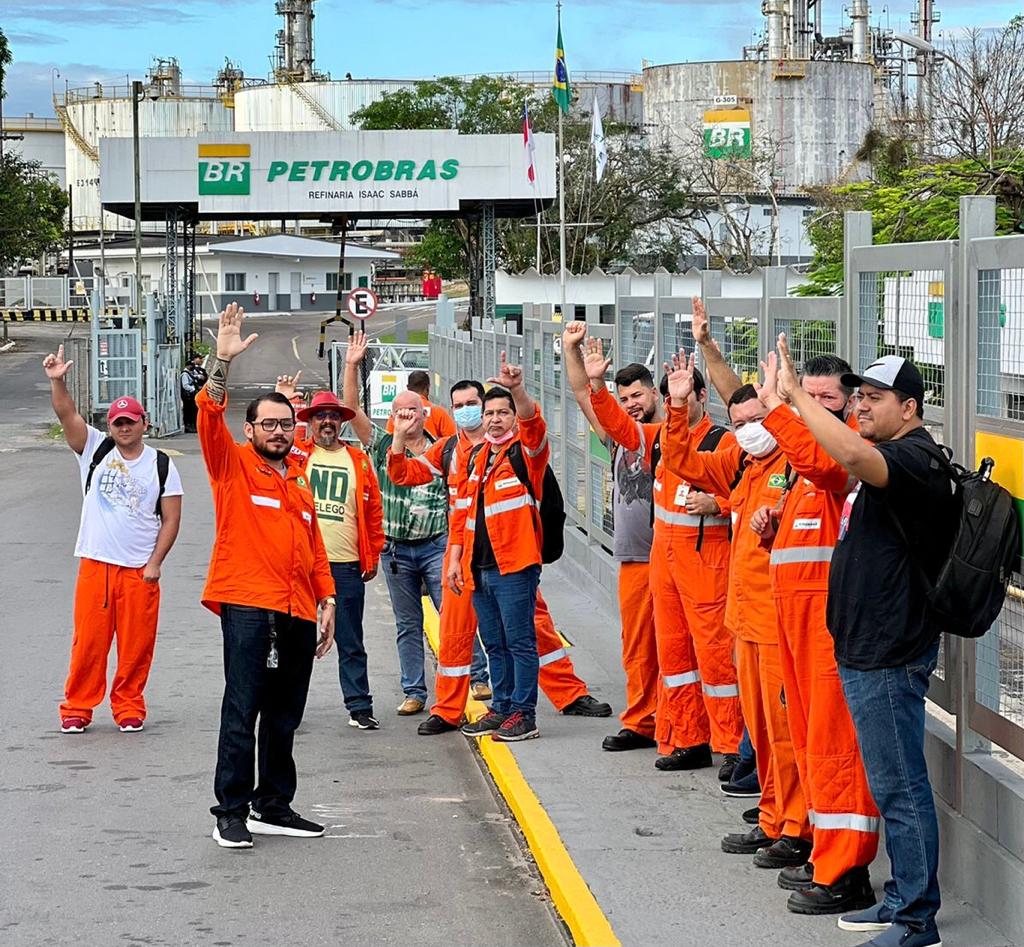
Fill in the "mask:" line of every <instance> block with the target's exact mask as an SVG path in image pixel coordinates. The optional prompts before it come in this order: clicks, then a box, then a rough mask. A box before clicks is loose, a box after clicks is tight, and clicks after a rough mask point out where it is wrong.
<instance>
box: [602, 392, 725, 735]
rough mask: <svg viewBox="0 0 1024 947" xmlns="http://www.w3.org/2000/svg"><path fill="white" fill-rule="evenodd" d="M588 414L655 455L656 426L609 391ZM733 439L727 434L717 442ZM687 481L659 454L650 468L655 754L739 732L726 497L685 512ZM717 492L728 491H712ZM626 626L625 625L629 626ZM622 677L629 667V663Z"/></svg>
mask: <svg viewBox="0 0 1024 947" xmlns="http://www.w3.org/2000/svg"><path fill="white" fill-rule="evenodd" d="M590 403H591V405H592V407H593V408H594V414H595V415H596V416H597V420H598V421H599V422H600V424H601V427H603V428H604V430H605V432H606V433H607V435H608V436H609V437H610V438H611V439H612V440H613V441H615V443H617V444H619V445H621V446H622V447H624V448H626V450H637V451H638V450H643V451H644V458H645V460H646V461H647V462H648V463H650V462H651V452H652V449H653V446H654V441H655V439H656V438H657V437H658V435H659V432H661V439H662V440H664V438H665V434H664V431H663V430H662V428H663V425H661V424H641V423H639V422H637V421H634V420H633V419H632V418H631V417H630V416H629V415H628V414H627V413H626V412H625V410H624V409H623V408H622V406H621V405H620V404H619V403H618V402H617V401H616V400H615V398H614V397H613V396H612V394H611V392H610V391H608V390H607V389H602V390H601V391H596V392H591V395H590ZM711 426H712V425H711V419H710V418H709V417H707V415H705V416H704V417H703V418H702V419H701V421H700V423H699V424H698V425H697V426H696V427H695V428H694V429H693V431H692V432H690V439H691V443H692V445H693V449H694V451H696V450H697V447H698V446H699V444H700V443H701V441H702V440H703V439H704V437H705V435H706V434H707V433H708V431H709V430H710V429H711ZM735 443H736V439H735V438H734V437H733V435H732V434H726V435H725V436H724V437H723V438H722V439H721V441H720V442H719V445H718V449H719V450H722V449H725V448H727V447H729V445H731V444H735ZM687 490H688V485H687V483H686V482H685V480H684V479H682V478H680V477H679V476H678V475H676V474H675V473H674V472H672V471H671V470H669V469H668V468H667V465H666V464H665V463H664V462H662V463H660V464H659V465H658V467H657V469H656V470H655V476H654V542H653V544H652V546H651V565H650V583H651V585H650V587H651V597H652V599H653V601H654V629H655V636H656V639H657V647H658V665H659V668H660V672H661V687H660V689H659V693H658V709H657V717H656V730H655V738H656V739H657V741H658V752H659V753H661V754H668V753H671V752H672V750H673V749H675V748H677V747H690V746H698V745H699V744H702V743H710V744H711V747H712V749H714V750H715V751H717V752H719V753H735V752H737V750H738V749H739V744H740V740H741V739H742V737H743V716H742V713H741V711H740V699H739V692H738V687H737V676H736V666H735V664H734V661H733V640H732V635H731V634H730V633H729V632H728V631H727V630H726V627H725V621H724V619H725V607H726V596H727V591H728V578H729V519H728V516H729V514H728V509H727V506H726V501H725V500H724V499H720V500H719V507H720V508H721V509H722V512H721V513H720V514H719V515H718V516H694V515H692V514H690V513H687V511H686V507H685V494H686V491H687ZM710 492H714V493H716V494H718V495H719V496H721V497H723V498H724V496H725V495H726V494H727V493H728V491H727V490H719V491H710ZM625 627H626V626H625V624H624V625H623V630H625ZM627 675H628V671H627Z"/></svg>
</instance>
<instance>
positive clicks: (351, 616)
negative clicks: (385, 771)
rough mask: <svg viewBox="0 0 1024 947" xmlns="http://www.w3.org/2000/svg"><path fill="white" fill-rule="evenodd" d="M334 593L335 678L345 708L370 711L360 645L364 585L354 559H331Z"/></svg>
mask: <svg viewBox="0 0 1024 947" xmlns="http://www.w3.org/2000/svg"><path fill="white" fill-rule="evenodd" d="M331 575H332V576H334V596H335V598H336V599H337V601H338V605H337V608H336V609H335V611H334V615H335V618H334V643H335V645H336V646H337V648H338V677H339V678H340V680H341V695H342V697H344V699H345V709H346V710H348V712H349V713H350V714H353V713H357V712H359V711H364V710H365V711H367V712H368V713H373V695H371V694H370V680H369V677H368V676H367V673H366V649H365V648H364V647H363V605H364V603H365V601H366V585H365V583H364V582H363V572H362V567H361V566H360V565H359V563H358V562H332V563H331Z"/></svg>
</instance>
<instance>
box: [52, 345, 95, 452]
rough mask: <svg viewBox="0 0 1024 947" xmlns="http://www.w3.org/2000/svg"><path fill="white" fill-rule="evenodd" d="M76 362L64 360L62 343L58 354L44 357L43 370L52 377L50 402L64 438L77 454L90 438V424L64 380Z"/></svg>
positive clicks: (83, 448)
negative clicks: (81, 413)
mask: <svg viewBox="0 0 1024 947" xmlns="http://www.w3.org/2000/svg"><path fill="white" fill-rule="evenodd" d="M74 364H75V363H74V362H65V361H64V346H63V345H61V346H58V348H57V354H56V355H54V354H53V353H51V354H49V355H47V356H46V358H44V359H43V371H44V372H46V377H47V378H49V379H50V404H52V405H53V410H54V413H55V414H56V415H57V420H58V421H60V426H61V427H62V428H63V429H64V440H66V441H67V442H68V447H70V448H71V449H72V450H73V451H74V452H75V453H76V454H81V453H82V451H84V450H85V444H86V441H87V440H88V439H89V426H88V425H87V424H86V423H85V419H84V418H83V417H82V416H81V415H80V414H79V413H78V408H77V407H76V406H75V401H74V399H73V398H72V397H71V393H70V392H69V391H68V386H67V383H66V382H65V380H64V379H65V376H66V375H67V373H68V372H69V371H70V370H71V366H72V365H74Z"/></svg>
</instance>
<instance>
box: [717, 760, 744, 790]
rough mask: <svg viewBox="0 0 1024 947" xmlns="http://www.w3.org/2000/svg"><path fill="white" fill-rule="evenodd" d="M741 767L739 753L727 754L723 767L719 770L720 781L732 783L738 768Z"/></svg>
mask: <svg viewBox="0 0 1024 947" xmlns="http://www.w3.org/2000/svg"><path fill="white" fill-rule="evenodd" d="M739 765H740V755H739V753H726V754H725V759H724V760H722V765H721V766H720V767H719V768H718V781H719V782H720V783H731V782H732V776H733V773H735V772H736V767H737V766H739Z"/></svg>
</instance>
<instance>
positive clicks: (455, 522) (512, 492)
mask: <svg viewBox="0 0 1024 947" xmlns="http://www.w3.org/2000/svg"><path fill="white" fill-rule="evenodd" d="M518 424H519V430H518V433H517V436H516V437H515V438H513V439H512V440H511V441H509V443H508V444H503V445H502V446H501V447H500V448H499V449H498V453H497V456H496V457H495V459H494V463H492V464H491V469H490V470H489V471H488V472H487V475H486V476H484V467H485V465H486V463H487V454H488V449H489V447H490V445H489V444H488V443H487V442H486V441H485V442H484V444H483V446H482V447H481V448H480V450H479V451H477V456H476V457H475V458H474V459H473V462H472V464H471V465H470V466H469V475H468V477H467V478H466V479H465V481H463V483H462V484H461V485H460V487H459V495H458V497H457V499H456V504H455V511H454V513H453V514H452V520H451V526H450V533H451V544H452V545H453V546H462V572H463V578H464V579H465V581H466V585H467V587H472V582H473V576H472V571H473V570H472V564H473V538H474V536H475V530H476V519H477V506H478V505H479V503H480V498H481V497H483V504H484V521H485V522H486V523H487V535H488V536H489V537H490V540H491V547H492V548H493V549H494V559H495V561H496V562H497V563H498V571H499V572H500V573H501V574H502V575H506V574H508V573H510V572H520V571H522V570H523V569H526V568H529V567H530V566H539V565H540V564H541V539H542V537H541V525H540V514H539V512H538V510H537V506H536V504H535V503H534V500H533V497H531V496H530V491H529V490H528V489H527V487H526V485H525V484H524V483H522V482H521V481H520V479H519V477H518V476H516V472H515V468H513V466H512V462H511V461H510V460H509V459H508V456H507V455H508V451H509V448H511V446H512V445H513V444H516V443H519V444H520V445H521V450H522V454H523V460H524V461H525V462H526V470H527V472H528V473H529V475H530V483H531V485H532V486H533V495H534V497H536V498H537V503H540V499H541V495H542V491H543V485H544V471H545V470H546V469H547V465H548V459H549V457H550V455H551V448H550V447H549V446H548V434H547V430H548V428H547V424H545V422H544V418H543V417H541V413H540V407H539V406H538V407H537V409H536V410H535V411H534V414H533V417H532V418H527V419H525V420H524V419H522V418H520V419H519V421H518ZM466 500H468V501H469V502H468V503H467V502H465V501H466Z"/></svg>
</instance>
